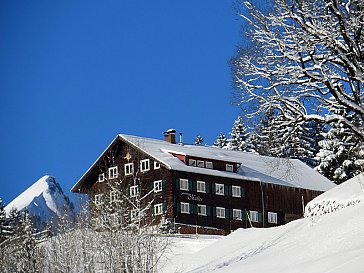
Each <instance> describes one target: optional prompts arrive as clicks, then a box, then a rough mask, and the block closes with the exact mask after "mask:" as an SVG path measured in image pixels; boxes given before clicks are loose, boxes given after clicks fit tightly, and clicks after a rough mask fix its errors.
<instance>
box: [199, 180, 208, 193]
mask: <svg viewBox="0 0 364 273" xmlns="http://www.w3.org/2000/svg"><path fill="white" fill-rule="evenodd" d="M197 192H206V183H205V182H204V181H197Z"/></svg>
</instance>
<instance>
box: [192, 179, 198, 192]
mask: <svg viewBox="0 0 364 273" xmlns="http://www.w3.org/2000/svg"><path fill="white" fill-rule="evenodd" d="M191 183H192V191H194V192H197V181H191Z"/></svg>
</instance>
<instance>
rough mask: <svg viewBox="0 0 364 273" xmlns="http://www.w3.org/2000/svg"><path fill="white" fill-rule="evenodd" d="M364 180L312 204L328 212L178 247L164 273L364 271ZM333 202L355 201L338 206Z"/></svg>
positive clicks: (354, 179) (353, 272)
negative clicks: (193, 246) (183, 251)
mask: <svg viewBox="0 0 364 273" xmlns="http://www.w3.org/2000/svg"><path fill="white" fill-rule="evenodd" d="M363 181H364V175H360V176H357V177H355V178H353V179H351V180H349V181H347V182H345V183H344V184H342V185H340V186H338V187H335V188H334V189H332V190H330V191H328V192H326V193H325V194H324V195H322V196H319V197H318V198H317V199H314V200H313V201H312V202H310V203H309V204H308V207H311V209H312V210H315V211H317V212H318V211H326V213H325V214H321V213H314V214H312V216H309V217H306V218H304V219H300V220H297V221H293V222H291V223H289V224H287V225H284V226H280V227H274V228H266V229H256V228H251V229H240V230H237V231H235V232H233V233H232V234H230V235H229V236H226V237H223V238H221V239H219V240H218V241H216V242H214V243H212V244H210V245H208V246H206V247H205V248H203V249H201V250H199V251H197V252H190V253H189V254H184V255H178V249H174V251H176V253H175V254H177V255H176V256H174V258H172V259H171V260H170V261H169V262H168V263H167V264H166V265H165V266H164V268H163V272H165V273H167V272H168V273H171V272H195V273H196V272H229V273H237V272H239V273H240V272H244V273H253V272H254V273H265V272H270V273H304V272H305V273H307V272H309V273H324V272H326V273H328V272H330V273H343V272H350V273H359V272H360V273H363V272H364V228H363V227H364V201H363V200H364V187H363ZM329 200H330V202H328V201H329ZM355 200H356V201H355ZM352 201H355V202H352ZM333 202H335V203H341V204H348V203H350V204H351V205H349V206H342V207H341V209H339V210H334V209H331V207H332V206H331V205H332V203H333ZM315 204H320V206H321V207H323V209H319V210H317V208H318V206H316V205H315ZM327 205H328V207H325V206H327ZM308 207H307V209H308ZM181 249H183V247H181Z"/></svg>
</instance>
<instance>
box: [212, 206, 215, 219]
mask: <svg viewBox="0 0 364 273" xmlns="http://www.w3.org/2000/svg"><path fill="white" fill-rule="evenodd" d="M212 215H213V216H214V217H216V208H215V207H212Z"/></svg>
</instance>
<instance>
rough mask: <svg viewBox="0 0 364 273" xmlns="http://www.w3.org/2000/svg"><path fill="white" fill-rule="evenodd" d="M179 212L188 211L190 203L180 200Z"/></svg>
mask: <svg viewBox="0 0 364 273" xmlns="http://www.w3.org/2000/svg"><path fill="white" fill-rule="evenodd" d="M181 213H187V214H189V213H190V204H189V203H184V202H181Z"/></svg>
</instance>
